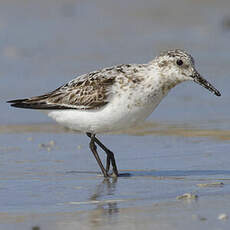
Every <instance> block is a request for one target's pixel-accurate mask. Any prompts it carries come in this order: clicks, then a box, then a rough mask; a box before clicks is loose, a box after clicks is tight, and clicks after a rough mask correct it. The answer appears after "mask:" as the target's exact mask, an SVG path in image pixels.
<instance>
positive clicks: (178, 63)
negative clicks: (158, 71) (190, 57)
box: [176, 59, 184, 66]
mask: <svg viewBox="0 0 230 230" xmlns="http://www.w3.org/2000/svg"><path fill="white" fill-rule="evenodd" d="M176 64H177V65H179V66H182V65H183V64H184V62H183V61H182V60H181V59H179V60H177V61H176Z"/></svg>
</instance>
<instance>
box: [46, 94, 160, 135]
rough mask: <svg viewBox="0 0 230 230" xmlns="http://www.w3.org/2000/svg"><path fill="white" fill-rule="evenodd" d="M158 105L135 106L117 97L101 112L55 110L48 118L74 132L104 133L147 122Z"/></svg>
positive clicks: (100, 110)
mask: <svg viewBox="0 0 230 230" xmlns="http://www.w3.org/2000/svg"><path fill="white" fill-rule="evenodd" d="M158 103H159V102H157V101H155V103H152V104H148V105H136V106H135V105H133V104H132V103H130V101H128V100H127V99H126V98H123V99H121V98H116V97H115V98H113V99H112V101H111V102H110V103H108V104H107V105H106V106H105V107H103V108H102V109H99V110H74V109H73V110H53V111H49V112H48V116H49V117H51V118H53V119H54V120H55V121H57V122H58V123H59V124H61V125H63V126H65V127H68V128H70V129H73V130H78V131H81V132H91V133H104V132H109V131H116V130H122V129H125V128H129V127H132V126H135V125H136V124H137V123H139V122H141V121H143V120H145V119H146V118H147V117H148V116H149V115H150V114H151V113H152V112H153V110H154V108H155V107H156V106H157V105H158Z"/></svg>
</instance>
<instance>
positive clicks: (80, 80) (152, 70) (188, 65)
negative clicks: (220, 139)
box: [8, 49, 221, 177]
mask: <svg viewBox="0 0 230 230" xmlns="http://www.w3.org/2000/svg"><path fill="white" fill-rule="evenodd" d="M184 81H194V82H196V83H198V84H200V85H202V86H203V87H204V88H206V89H208V90H210V91H211V92H212V93H214V94H215V95H216V96H221V94H220V92H219V91H218V90H217V89H216V88H214V86H212V85H211V84H210V83H209V82H208V81H207V80H205V79H204V78H203V77H201V75H200V74H199V73H198V71H197V70H196V69H195V62H194V59H193V57H192V56H191V55H190V54H188V53H186V52H185V51H184V50H180V49H175V50H169V51H165V52H162V53H161V54H160V55H159V56H157V57H156V58H155V59H154V60H152V61H150V62H149V63H147V64H123V65H117V66H113V67H109V68H103V69H100V70H97V71H94V72H90V73H87V74H83V75H81V76H79V77H76V78H75V79H73V80H71V81H70V82H68V83H67V84H65V85H63V86H61V87H59V88H57V89H55V90H54V91H52V92H49V93H47V94H44V95H41V96H35V97H30V98H26V99H18V100H12V101H8V102H9V103H11V106H14V107H19V108H26V109H37V110H42V111H45V112H46V113H47V114H48V116H49V117H51V118H53V119H54V120H55V121H56V122H58V123H59V124H61V125H63V126H65V127H68V128H70V129H72V130H77V131H81V132H84V133H86V135H87V136H88V137H89V138H90V143H89V147H90V149H91V151H92V153H93V154H94V157H95V158H96V161H97V163H98V165H99V166H100V169H101V172H102V174H103V175H104V177H110V176H115V177H117V176H119V174H118V169H117V165H116V161H115V158H114V154H113V152H112V151H111V150H109V149H108V148H107V147H106V146H105V145H104V144H103V143H102V142H101V141H100V140H99V139H98V138H96V134H99V133H104V132H110V131H117V130H122V129H125V128H130V127H133V126H136V125H137V124H138V123H140V122H142V121H144V120H145V119H146V118H147V117H148V116H149V115H150V114H151V113H152V112H153V111H154V109H155V108H156V107H157V106H158V104H159V103H160V101H161V100H162V99H163V98H164V97H165V96H166V95H167V94H168V92H169V91H170V89H172V88H173V87H174V86H176V85H177V84H179V83H181V82H184ZM96 145H98V146H99V147H101V148H102V149H103V150H104V152H105V153H106V155H107V158H106V167H104V166H103V164H102V162H101V160H100V158H99V155H98V152H97V146H96ZM110 164H112V173H110Z"/></svg>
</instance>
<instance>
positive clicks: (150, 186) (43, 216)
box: [0, 0, 230, 230]
mask: <svg viewBox="0 0 230 230" xmlns="http://www.w3.org/2000/svg"><path fill="white" fill-rule="evenodd" d="M229 9H230V2H229V1H228V0H221V1H218V2H217V1H206V0H202V1H194V0H187V1H182V0H173V1H166V0H163V1H162V0H161V1H160V0H159V1H158V0H155V1H149V0H143V1H141V2H140V1H136V0H132V1H131V0H128V1H120V0H118V1H104V0H97V1H73V0H68V1H56V0H40V1H34V0H32V1H25V0H17V1H16V0H8V1H1V3H0V36H1V42H0V50H1V52H0V63H1V68H0V92H1V101H0V109H1V114H0V118H1V123H0V204H1V208H0V229H7V230H8V229H16V228H17V229H32V228H34V230H35V229H36V227H37V229H39V228H40V229H63V228H65V229H66V230H68V229H71V230H72V229H118V228H119V229H128V228H131V229H140V228H143V229H154V228H156V229H185V227H186V229H205V228H208V229H229V227H230V222H229V221H230V220H229V219H227V220H219V219H218V216H219V215H220V214H221V213H225V214H227V215H228V216H229V217H230V207H229V198H230V197H229V196H230V169H229V165H230V155H229V150H230V142H229V140H230V119H229V112H230V107H229V106H228V105H229V97H230V91H229V84H230V82H229V81H230V80H229V79H230V78H229V60H230V54H229V39H230V26H229V21H230V19H229V18H230V14H229ZM175 47H176V48H184V49H186V50H188V51H189V52H191V53H192V54H193V56H194V57H195V59H196V63H197V68H198V70H199V71H200V72H201V73H202V75H203V76H205V77H206V78H207V79H208V80H209V81H210V82H212V83H213V84H214V85H215V86H216V88H217V89H219V90H220V91H221V93H222V96H221V97H215V96H214V95H212V94H210V93H209V92H208V91H207V90H205V89H203V88H201V87H200V86H198V85H196V84H193V83H191V82H190V83H183V84H181V85H179V86H177V87H176V88H175V89H173V90H172V91H171V92H170V93H169V95H168V96H167V98H165V100H164V101H163V102H162V103H161V104H160V105H159V107H158V108H157V109H156V110H155V111H154V113H153V114H152V115H151V116H150V118H149V120H148V121H147V122H146V123H144V124H142V125H141V126H139V127H137V128H133V129H130V130H126V131H124V132H122V133H111V134H109V135H102V136H99V137H100V138H101V140H102V141H103V142H104V143H105V144H106V145H107V146H109V147H110V148H111V149H112V150H113V151H114V153H115V156H116V160H117V164H118V167H119V170H120V171H121V172H122V173H130V176H129V177H121V178H118V179H117V180H115V179H110V180H108V181H106V180H104V179H103V178H102V177H101V175H100V174H99V169H98V166H97V164H96V162H95V160H94V158H93V156H92V154H91V153H90V151H89V149H88V141H89V140H88V138H87V137H86V136H85V135H82V134H80V133H73V132H71V131H69V130H67V129H64V128H62V127H59V126H57V125H56V124H54V123H51V121H50V120H49V119H48V118H47V117H46V116H45V115H44V114H41V113H38V112H35V111H30V110H20V109H13V108H10V107H9V105H8V104H6V103H5V101H7V100H10V99H14V98H18V97H19V98H23V97H27V96H32V95H39V94H41V93H44V92H47V91H49V90H52V89H54V88H55V87H58V86H60V85H61V84H63V83H65V82H67V81H69V80H71V79H72V78H73V76H76V75H79V74H82V73H85V72H89V71H91V70H95V69H98V68H101V67H105V66H111V65H114V64H121V63H145V62H148V61H149V60H151V59H152V58H154V56H155V55H156V54H157V53H158V52H159V51H160V50H162V49H167V48H175ZM100 155H101V157H102V158H103V157H104V156H103V153H100ZM103 160H104V158H103ZM216 182H222V183H223V185H218V184H217V185H216V184H215V185H214V186H211V185H212V183H216ZM198 184H207V185H210V184H211V185H210V186H206V185H204V186H203V187H202V186H198ZM184 193H191V194H195V195H197V196H198V198H196V199H187V200H186V199H185V200H183V199H182V200H181V199H177V197H178V196H180V195H183V194H184Z"/></svg>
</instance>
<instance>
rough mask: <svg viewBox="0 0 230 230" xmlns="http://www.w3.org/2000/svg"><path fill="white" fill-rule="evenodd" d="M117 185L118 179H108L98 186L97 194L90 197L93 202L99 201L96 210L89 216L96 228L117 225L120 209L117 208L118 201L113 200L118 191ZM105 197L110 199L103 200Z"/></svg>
mask: <svg viewBox="0 0 230 230" xmlns="http://www.w3.org/2000/svg"><path fill="white" fill-rule="evenodd" d="M116 184H117V178H110V179H107V178H106V179H104V180H103V181H102V182H101V183H100V184H98V185H97V187H96V189H95V192H94V193H93V194H92V195H91V196H90V200H91V201H93V202H95V201H98V204H96V205H97V206H96V208H95V209H94V210H93V211H92V212H90V214H89V219H90V222H91V224H93V226H94V228H95V227H96V226H98V227H100V226H102V225H104V224H105V223H108V222H109V223H115V222H116V221H117V216H118V215H117V214H118V213H119V208H118V207H117V201H116V200H114V199H111V198H112V197H113V195H114V192H115V190H116ZM103 197H108V198H107V199H104V200H102V198H103Z"/></svg>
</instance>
